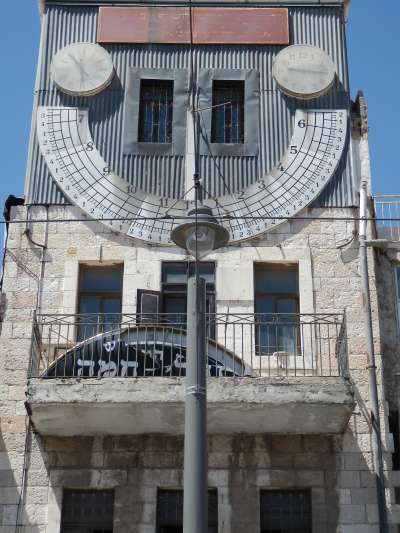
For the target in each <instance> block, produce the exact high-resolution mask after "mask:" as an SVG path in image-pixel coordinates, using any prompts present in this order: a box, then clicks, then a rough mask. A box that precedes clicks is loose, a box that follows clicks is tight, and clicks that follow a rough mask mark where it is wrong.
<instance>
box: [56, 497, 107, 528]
mask: <svg viewBox="0 0 400 533" xmlns="http://www.w3.org/2000/svg"><path fill="white" fill-rule="evenodd" d="M113 514H114V491H113V490H68V489H65V490H64V494H63V503H62V511H61V533H112V532H113Z"/></svg>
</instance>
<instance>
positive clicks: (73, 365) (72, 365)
mask: <svg viewBox="0 0 400 533" xmlns="http://www.w3.org/2000/svg"><path fill="white" fill-rule="evenodd" d="M186 346H187V336H186V331H184V330H180V329H176V328H173V327H168V326H160V325H155V326H152V325H149V324H146V325H135V326H133V327H128V328H122V329H116V330H113V331H111V332H110V331H109V332H105V333H99V334H97V335H95V336H93V337H91V338H88V339H85V340H83V341H81V342H79V343H77V344H76V345H75V346H73V347H71V348H69V349H67V350H66V351H65V352H64V353H63V354H61V355H60V356H58V357H57V359H56V360H55V361H54V362H53V363H52V364H51V365H49V367H48V368H47V370H46V371H45V372H44V373H43V374H42V377H44V378H55V377H58V378H62V377H157V376H177V377H179V376H180V377H184V376H185V375H186ZM206 350H207V368H208V375H209V376H251V375H252V373H251V370H250V368H249V367H247V366H246V365H245V364H244V362H243V361H242V360H240V359H239V358H238V357H236V356H235V354H234V353H232V352H231V351H230V350H228V349H226V348H225V347H224V346H222V345H220V344H218V343H217V342H216V341H214V340H212V339H207V343H206Z"/></svg>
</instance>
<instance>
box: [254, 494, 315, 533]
mask: <svg viewBox="0 0 400 533" xmlns="http://www.w3.org/2000/svg"><path fill="white" fill-rule="evenodd" d="M260 521H261V533H311V531H312V515H311V493H310V491H309V490H263V491H261V493H260Z"/></svg>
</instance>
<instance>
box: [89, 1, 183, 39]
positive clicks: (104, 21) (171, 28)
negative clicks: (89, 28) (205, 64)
mask: <svg viewBox="0 0 400 533" xmlns="http://www.w3.org/2000/svg"><path fill="white" fill-rule="evenodd" d="M97 42H99V43H132V44H134V43H171V44H174V43H188V42H190V31H189V9H188V8H185V7H174V8H168V7H134V6H132V7H101V8H100V14H99V23H98V28H97Z"/></svg>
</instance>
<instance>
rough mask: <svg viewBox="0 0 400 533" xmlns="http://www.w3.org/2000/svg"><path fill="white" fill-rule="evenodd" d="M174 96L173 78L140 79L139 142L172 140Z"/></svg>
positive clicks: (166, 141)
mask: <svg viewBox="0 0 400 533" xmlns="http://www.w3.org/2000/svg"><path fill="white" fill-rule="evenodd" d="M173 98H174V82H173V81H172V80H148V79H142V80H141V81H140V108H139V136H138V141H139V142H144V143H171V142H172V110H173Z"/></svg>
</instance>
